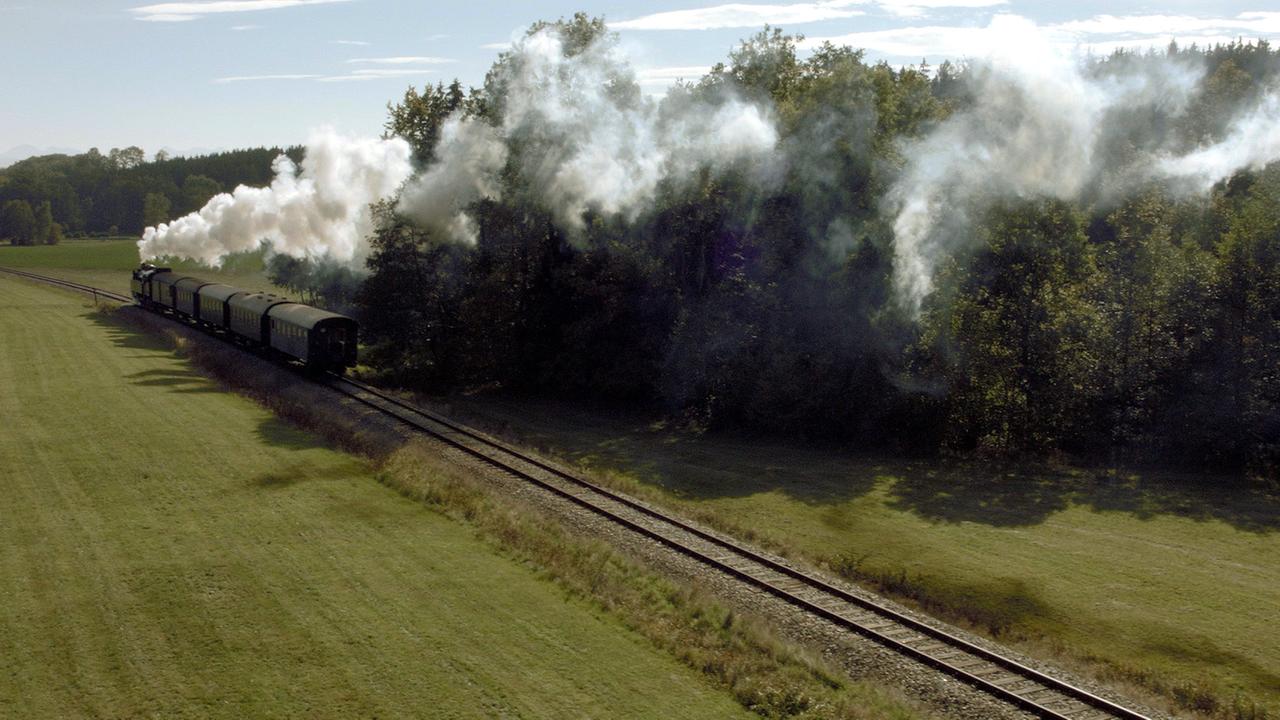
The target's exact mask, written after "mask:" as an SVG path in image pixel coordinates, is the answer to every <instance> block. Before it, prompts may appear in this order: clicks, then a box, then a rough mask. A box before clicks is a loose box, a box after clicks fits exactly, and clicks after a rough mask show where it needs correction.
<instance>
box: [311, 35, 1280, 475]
mask: <svg viewBox="0 0 1280 720" xmlns="http://www.w3.org/2000/svg"><path fill="white" fill-rule="evenodd" d="M555 27H556V28H557V31H558V32H560V33H561V35H562V37H564V38H566V42H565V44H564V50H565V52H566V53H570V54H571V53H574V52H580V51H583V50H584V49H585V48H587V47H588V46H589V45H590V43H592V42H594V41H595V40H596V39H597V38H599V37H601V36H603V35H606V34H607V32H606V30H605V28H604V26H603V24H602V23H600V22H599V21H591V20H588V19H586V18H584V17H581V16H579V17H578V18H576V19H575V20H574V21H573V22H568V23H565V22H562V23H560V24H558V25H557V26H555ZM540 29H541V28H540V27H537V26H536V27H535V28H534V29H533V30H531V33H532V32H536V31H538V30H540ZM798 41H799V39H798V38H797V37H795V36H790V35H787V34H784V33H782V32H781V31H779V30H776V29H766V30H765V31H764V32H761V33H759V34H757V35H755V36H754V37H751V38H749V39H748V40H747V41H745V42H744V43H743V44H742V45H741V46H740V47H739V48H738V49H736V50H735V51H734V52H733V53H732V54H731V56H730V57H729V59H728V61H727V62H725V63H722V64H720V65H718V66H716V67H715V68H713V69H712V71H711V72H710V74H708V75H707V76H706V77H704V78H702V79H701V80H699V81H697V82H696V83H691V84H687V85H685V86H683V87H680V88H677V89H676V90H673V91H672V93H673V94H678V93H683V94H686V95H688V96H693V97H698V96H715V95H716V94H718V93H721V92H722V91H723V89H724V88H725V87H732V88H733V89H734V91H735V92H737V93H740V94H742V95H745V96H746V97H748V98H758V99H761V100H762V101H764V102H767V103H769V104H770V105H771V106H772V107H773V108H776V113H777V118H778V119H777V126H778V128H779V132H780V140H779V144H780V145H781V146H783V147H787V148H790V149H791V150H792V151H793V152H792V153H791V156H792V158H793V160H792V162H791V163H790V164H789V166H788V167H787V168H786V169H785V170H784V171H783V172H782V173H781V177H778V178H776V179H775V180H773V181H772V182H771V183H770V184H768V185H765V186H762V184H761V183H759V182H757V181H755V180H754V179H753V178H752V177H750V176H751V174H752V168H751V167H749V166H748V167H744V166H738V167H732V168H729V169H728V170H725V171H722V172H709V171H708V172H703V173H701V174H700V175H698V176H697V177H696V179H695V181H693V182H687V183H684V184H676V183H672V184H670V185H668V186H666V187H660V189H659V191H658V194H657V200H656V201H655V202H654V203H653V204H652V206H649V207H646V208H644V209H643V210H642V211H641V212H639V213H638V214H637V215H636V216H635V217H634V218H623V219H619V218H617V217H616V216H610V215H608V214H606V213H594V214H593V213H592V212H591V211H590V210H588V211H587V213H586V214H585V216H584V219H585V222H584V223H583V224H582V226H580V227H577V228H569V229H567V230H566V229H565V227H564V223H562V222H558V221H557V218H556V217H555V211H554V210H553V209H552V208H549V207H548V206H547V203H545V202H540V201H539V198H538V197H537V195H536V194H535V193H533V192H531V191H530V188H529V187H527V186H522V183H528V178H527V177H526V176H524V175H522V173H521V172H518V171H517V169H516V168H517V164H518V162H519V155H518V153H520V152H532V153H536V152H537V150H536V148H519V147H517V148H516V149H514V150H513V151H512V157H510V158H509V159H508V161H507V170H506V171H504V173H503V175H502V182H503V184H504V186H503V188H502V191H501V193H500V194H499V195H498V196H499V197H500V199H497V200H494V199H484V200H481V201H479V202H477V203H474V204H473V205H472V206H471V208H470V215H471V218H472V220H473V221H474V224H475V228H476V242H475V244H474V245H468V244H459V243H449V242H441V241H440V240H439V237H438V236H439V231H433V230H430V229H423V228H422V227H421V226H420V224H419V223H415V222H412V221H410V220H407V219H406V218H405V217H404V216H403V215H402V214H401V213H400V212H398V211H397V210H396V208H395V207H394V206H391V205H384V206H383V207H382V208H381V209H380V212H379V214H378V217H379V219H380V222H379V223H378V226H377V230H376V232H375V235H374V237H373V248H374V252H373V254H372V256H371V257H370V258H369V260H368V272H369V275H368V278H367V279H366V280H365V281H364V282H363V284H362V285H361V286H360V288H359V290H358V292H357V293H355V294H354V296H353V297H351V298H344V297H343V296H342V288H343V287H344V286H343V284H342V283H340V282H334V273H333V271H329V272H325V271H324V270H323V268H320V267H317V268H314V273H313V275H314V278H315V280H316V282H319V283H321V284H325V283H327V286H328V287H329V288H330V290H329V292H330V295H331V299H332V300H333V302H335V303H337V304H343V303H344V301H347V302H350V301H352V300H353V301H354V305H355V307H356V308H357V311H358V312H359V314H360V315H361V317H362V320H363V323H364V328H366V333H367V336H366V337H367V342H368V343H369V345H370V350H369V352H368V353H367V357H368V359H369V362H370V363H372V364H373V365H374V366H375V367H376V368H377V369H378V371H379V372H381V373H383V374H385V375H386V376H389V377H391V378H392V379H394V380H395V381H397V382H399V383H403V384H406V385H410V386H413V387H417V388H420V389H425V390H430V391H435V392H442V391H457V390H461V389H467V388H495V387H496V388H502V389H505V390H510V391H519V392H535V393H554V394H557V395H570V396H575V397H580V398H589V399H592V400H596V401H600V400H607V401H612V402H618V403H631V404H635V403H640V404H644V405H647V406H650V407H653V408H656V409H659V410H661V411H663V412H666V413H669V414H671V415H673V416H676V417H679V418H681V419H683V420H684V421H686V422H688V423H690V424H691V425H693V426H695V427H702V428H707V429H717V428H734V429H738V430H744V429H745V430H748V431H759V432H779V433H784V434H788V435H793V436H800V437H806V438H811V439H815V440H823V441H839V442H844V443H852V444H856V445H859V446H864V447H868V448H883V449H889V450H893V451H900V452H913V453H914V452H926V453H936V452H944V453H963V454H971V453H978V454H984V455H986V454H990V455H998V456H1038V457H1046V456H1047V457H1053V456H1063V455H1065V456H1069V457H1073V458H1077V459H1080V460H1084V461H1124V462H1143V463H1146V462H1157V463H1168V464H1177V465H1181V466H1192V467H1202V468H1212V469H1218V470H1228V471H1248V472H1251V473H1254V474H1259V475H1267V476H1271V477H1274V476H1275V473H1276V470H1277V467H1278V464H1280V377H1277V374H1278V373H1280V263H1278V262H1277V261H1278V260H1280V164H1272V165H1268V166H1266V167H1265V168H1262V169H1259V170H1251V171H1244V172H1239V173H1236V174H1235V175H1234V176H1233V177H1231V178H1230V179H1229V180H1227V181H1225V182H1220V183H1217V184H1216V185H1214V186H1213V187H1212V188H1211V189H1210V190H1209V191H1208V192H1205V193H1192V194H1188V193H1185V192H1182V191H1180V190H1179V188H1177V187H1176V184H1175V183H1171V182H1162V181H1160V180H1159V179H1153V180H1150V181H1145V182H1140V183H1137V184H1135V185H1133V186H1132V187H1129V188H1127V189H1126V192H1124V193H1122V194H1118V195H1116V194H1113V195H1109V196H1104V195H1101V194H1094V195H1090V194H1089V193H1088V192H1085V193H1082V194H1081V197H1079V198H1076V199H1071V200H1064V199H1061V198H1058V197H1051V196H1048V194H1047V193H1045V194H1037V193H1034V192H1028V193H1020V194H1018V193H1010V194H1005V195H1004V196H998V197H990V198H986V197H982V198H980V197H972V198H967V199H966V203H965V205H966V207H965V210H966V212H967V213H968V214H969V222H968V223H967V224H966V225H965V227H964V228H963V232H964V233H965V234H966V236H967V237H968V238H969V239H968V241H966V242H963V243H960V244H959V246H958V249H956V250H955V251H954V252H952V253H951V254H949V255H948V256H947V257H946V258H945V260H943V261H942V262H941V263H940V264H939V267H938V270H937V272H936V275H935V277H934V287H933V290H932V292H930V293H929V294H928V295H927V296H926V297H925V298H924V300H923V302H922V304H921V305H920V307H919V308H918V310H917V311H916V312H912V309H911V308H909V307H904V303H903V302H901V300H900V298H899V297H898V296H897V295H898V294H897V293H896V292H895V288H894V273H895V270H894V255H895V249H894V246H893V238H894V231H895V228H894V227H893V218H892V217H891V216H887V214H886V213H885V212H884V211H883V208H884V206H885V204H886V200H887V198H886V195H887V194H888V193H889V192H890V189H891V188H892V187H893V186H894V183H895V181H897V180H898V179H899V178H900V177H901V175H902V173H903V168H904V165H905V159H904V150H903V148H904V139H911V138H918V137H921V136H923V135H925V134H926V133H927V132H928V131H929V130H930V129H931V128H933V127H935V126H937V125H938V124H939V123H941V122H942V121H944V120H945V119H946V118H948V117H950V116H953V115H957V114H959V113H963V112H964V111H965V109H966V108H967V107H970V106H974V105H976V104H978V103H980V102H981V100H982V98H981V97H980V96H979V94H980V93H981V92H982V90H983V82H982V80H983V78H982V77H980V73H978V72H976V71H975V70H974V69H973V68H971V67H969V66H968V65H965V64H960V65H956V64H951V63H946V64H943V65H942V66H941V67H938V68H928V67H904V68H900V69H895V68H892V67H890V66H889V65H887V64H885V63H868V62H867V61H865V59H864V56H863V54H862V53H861V52H860V51H858V50H856V49H851V48H842V47H832V46H830V45H828V46H824V47H821V48H819V49H817V50H816V51H815V52H813V53H812V55H811V56H809V57H808V58H806V59H802V58H801V53H800V52H799V51H798ZM1170 58H1173V59H1174V60H1176V61H1177V62H1179V63H1185V65H1186V66H1196V67H1200V68H1203V70H1202V72H1203V75H1202V76H1201V78H1200V79H1199V81H1198V83H1197V85H1196V87H1195V88H1194V92H1192V93H1191V96H1190V103H1192V107H1191V108H1189V109H1187V110H1186V111H1185V112H1183V113H1181V114H1180V115H1179V117H1177V118H1175V119H1170V118H1169V117H1167V116H1163V117H1162V112H1163V111H1162V110H1161V109H1160V108H1159V107H1158V106H1154V107H1146V108H1143V107H1133V108H1121V109H1120V113H1121V114H1122V115H1124V114H1132V116H1133V119H1134V120H1135V122H1134V123H1133V124H1132V125H1129V124H1121V127H1122V130H1123V132H1117V133H1115V136H1114V137H1112V138H1109V139H1108V141H1107V144H1106V146H1105V150H1106V152H1108V153H1112V154H1115V155H1116V156H1120V157H1123V156H1125V155H1126V153H1128V154H1132V153H1133V145H1134V144H1136V143H1137V142H1138V141H1137V140H1136V139H1135V135H1136V133H1138V132H1139V130H1138V128H1139V127H1145V126H1147V125H1149V124H1154V125H1160V126H1167V132H1168V134H1169V135H1170V137H1171V140H1170V142H1175V143H1179V144H1181V145H1182V146H1184V147H1195V146H1198V145H1200V144H1203V143H1206V142H1208V141H1211V140H1212V139H1214V138H1216V137H1221V136H1224V135H1226V134H1228V132H1229V128H1228V118H1229V117H1231V116H1232V112H1233V109H1235V108H1238V107H1241V106H1245V105H1247V104H1249V103H1250V102H1254V101H1256V99H1257V98H1258V96H1259V95H1260V94H1261V93H1262V91H1263V89H1264V88H1266V87H1268V86H1274V84H1275V83H1276V82H1277V79H1278V78H1280V73H1278V72H1277V71H1278V70H1280V54H1278V53H1276V52H1273V51H1272V50H1271V49H1270V48H1269V47H1268V46H1267V44H1266V43H1265V42H1260V43H1256V44H1252V43H1233V44H1230V45H1226V46H1218V47H1213V48H1206V49H1198V48H1194V47H1193V48H1186V49H1180V48H1177V47H1176V46H1171V47H1170V48H1168V49H1167V50H1166V51H1163V52H1159V53H1148V54H1145V55H1144V54H1134V53H1125V52H1117V53H1115V54H1113V55H1111V56H1108V57H1105V58H1099V59H1096V60H1094V61H1093V62H1092V63H1091V65H1090V67H1089V72H1090V73H1094V74H1096V75H1099V76H1105V75H1107V74H1108V73H1114V72H1119V71H1120V70H1122V69H1126V68H1129V67H1131V66H1134V65H1138V66H1141V65H1143V64H1144V63H1145V64H1151V65H1155V64H1160V63H1167V62H1169V60H1170ZM511 61H512V58H511V57H504V58H502V59H500V60H499V61H498V63H497V64H496V65H495V68H494V70H493V71H491V72H490V74H489V77H488V78H487V80H486V83H485V85H484V87H482V88H478V89H469V90H464V89H463V88H462V87H461V86H460V85H459V84H457V83H454V84H453V85H450V86H444V85H439V86H436V87H428V88H425V89H424V90H423V91H421V92H419V91H417V90H414V89H411V90H409V91H408V92H407V93H406V94H405V96H404V98H403V99H402V100H401V101H400V102H399V103H396V104H393V105H391V106H390V107H389V117H388V121H387V125H386V132H387V134H388V135H398V136H401V137H404V138H407V139H409V140H410V141H411V143H412V145H413V148H414V152H415V155H416V156H417V157H418V158H419V159H421V160H424V161H425V160H430V159H432V158H433V156H434V153H435V152H436V151H437V143H438V142H439V138H440V136H441V132H442V128H444V127H445V125H446V122H447V119H448V118H449V117H451V116H453V115H455V114H457V113H464V114H466V115H468V116H474V117H478V118H481V119H483V120H484V121H486V122H489V123H491V124H500V123H501V122H502V118H501V115H502V113H503V110H504V100H505V99H506V98H504V90H505V87H504V74H503V72H501V69H502V65H503V63H509V62H511ZM611 91H613V92H616V93H619V94H622V93H635V92H637V90H636V88H634V87H627V86H626V84H625V79H623V80H620V81H618V83H617V85H616V86H614V87H611ZM1166 115H1167V113H1166ZM1126 133H1128V135H1126ZM535 143H536V139H535V140H533V141H530V145H534V144H535ZM304 265H305V264H304ZM295 269H297V268H295ZM304 274H305V273H304ZM304 284H305V282H304ZM348 287H349V286H348Z"/></svg>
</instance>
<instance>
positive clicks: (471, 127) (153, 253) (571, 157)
mask: <svg viewBox="0 0 1280 720" xmlns="http://www.w3.org/2000/svg"><path fill="white" fill-rule="evenodd" d="M499 68H500V70H499V72H500V76H499V83H500V85H501V89H500V92H499V94H498V98H497V99H496V100H497V101H498V102H501V103H502V122H501V125H500V126H496V127H495V126H493V125H490V124H489V123H487V122H485V121H483V120H479V119H476V118H471V117H466V116H465V115H463V114H461V113H459V114H457V115H455V116H453V117H451V118H449V119H448V121H447V122H446V123H445V124H444V127H443V128H442V129H441V135H440V139H439V142H438V143H437V146H436V148H435V156H436V157H435V160H434V162H433V163H432V164H431V165H429V166H428V167H426V168H424V169H422V171H421V172H419V173H416V174H415V173H414V172H413V169H412V167H411V165H410V156H411V152H410V148H409V145H408V144H407V143H406V142H405V141H403V140H401V139H398V138H396V139H391V140H374V139H356V138H347V137H343V136H340V135H338V134H336V133H334V132H333V131H331V130H322V131H320V132H317V133H316V134H314V135H313V136H312V137H311V139H310V141H309V142H308V143H307V149H306V156H305V158H304V160H303V161H302V169H301V172H299V171H298V169H297V168H295V167H294V165H293V163H292V162H290V161H289V160H288V158H285V157H283V156H282V157H280V158H278V159H277V160H276V163H275V165H274V169H275V171H276V178H275V180H274V181H273V182H272V184H271V186H270V187H267V188H250V187H244V186H241V187H238V188H236V190H235V192H233V193H230V194H223V195H219V196H217V197H215V198H213V199H212V200H210V201H209V203H208V204H207V205H206V206H205V207H204V208H203V209H201V210H200V211H199V212H197V213H192V214H191V215H188V216H186V217H183V218H179V219H178V220H175V221H173V222H172V223H169V224H162V225H159V226H158V227H154V228H147V230H146V232H145V233H144V235H143V238H142V240H141V242H139V244H138V246H139V250H140V252H141V255H142V257H143V258H144V259H150V258H156V257H164V256H177V257H185V258H191V259H194V260H198V261H201V262H204V263H208V264H215V265H216V264H219V263H221V262H222V260H223V259H224V258H225V257H226V256H227V255H230V254H232V253H236V252H242V251H246V250H254V249H257V248H258V247H259V244H260V243H261V242H263V241H265V242H266V243H267V244H268V245H269V247H270V250H271V251H272V252H277V253H284V254H287V255H291V256H294V257H306V258H313V259H319V258H326V259H331V260H336V261H339V262H344V263H349V264H359V263H360V262H362V261H363V260H364V258H365V257H366V256H367V255H368V246H367V237H368V235H369V234H370V232H371V230H372V220H371V216H370V211H369V205H370V204H372V203H375V202H378V201H380V200H386V199H390V198H394V197H396V196H397V193H399V201H398V206H397V207H398V209H399V210H400V211H401V212H402V213H404V214H405V215H406V216H407V217H409V218H410V219H412V220H414V221H415V222H418V223H420V224H422V225H423V226H424V227H429V228H432V229H435V230H437V231H439V232H440V233H442V236H443V237H444V238H448V239H451V240H455V241H461V242H468V243H474V242H475V239H476V228H475V227H474V223H473V222H472V220H471V219H470V218H469V217H468V216H467V215H466V214H465V211H466V208H467V207H468V206H469V205H470V204H471V203H473V202H475V201H477V200H480V199H482V198H491V199H497V198H498V196H499V191H500V188H501V186H502V185H501V183H500V182H499V180H500V176H501V173H502V172H503V170H504V169H505V168H506V167H507V166H508V164H509V162H510V161H513V160H514V163H513V167H514V171H515V172H516V174H517V178H518V180H519V185H520V186H521V187H524V188H527V189H526V190H524V191H522V192H528V193H530V195H531V197H533V198H534V199H535V200H536V201H538V202H540V203H542V204H543V205H544V206H545V207H546V208H547V209H548V210H550V211H551V213H552V215H553V217H554V219H555V220H556V222H557V223H559V224H560V225H561V227H562V228H564V229H566V230H569V231H571V232H572V231H574V230H576V229H579V228H581V226H582V223H583V214H584V213H586V212H587V211H589V210H590V211H595V212H599V213H602V214H607V215H613V216H623V217H626V218H628V219H634V218H635V216H636V215H637V214H638V213H639V212H641V211H642V210H643V209H644V208H645V207H647V206H648V205H649V204H650V203H651V202H652V201H653V198H654V195H655V193H656V192H657V190H658V188H659V186H660V185H661V183H663V182H680V181H682V180H684V179H687V178H691V177H693V176H694V175H695V174H696V172H697V171H699V170H700V169H702V168H712V169H718V168H724V167H726V166H728V165H730V164H732V163H735V162H738V161H740V160H742V159H746V158H758V157H763V156H766V155H767V154H768V153H769V151H770V150H772V149H773V148H774V146H775V145H776V144H777V141H778V133H777V130H776V129H775V128H774V124H773V120H772V118H771V116H770V113H769V112H768V111H767V110H765V109H762V108H760V107H758V106H755V105H751V104H748V103H745V102H743V101H741V100H738V99H736V98H733V97H729V96H725V97H723V98H721V99H719V100H717V101H714V102H713V101H707V100H695V99H693V98H692V97H690V96H689V95H688V94H687V93H679V92H673V93H672V94H671V95H669V96H668V97H667V98H666V99H664V100H663V101H662V102H658V101H655V100H653V99H651V98H648V97H646V96H645V95H644V94H643V93H642V92H641V90H640V87H639V85H638V84H637V83H636V74H635V71H634V70H633V69H632V68H631V66H630V64H629V63H628V62H627V61H626V59H625V58H624V57H622V56H621V55H620V54H619V52H618V50H617V47H616V45H615V44H614V43H612V42H608V41H602V42H597V43H595V44H593V45H591V46H590V47H588V48H586V49H585V50H583V51H582V52H581V53H579V54H576V55H574V56H573V57H565V54H564V48H563V46H562V44H561V41H560V39H559V37H558V36H557V35H556V34H555V33H554V32H552V31H549V30H548V31H542V32H539V33H536V34H534V35H531V36H529V37H526V38H524V39H523V40H521V41H519V42H517V43H516V44H515V45H514V47H513V49H512V50H511V52H510V54H509V55H508V56H507V57H506V59H505V61H504V63H503V64H502V65H500V66H499ZM406 181H408V182H407V183H406Z"/></svg>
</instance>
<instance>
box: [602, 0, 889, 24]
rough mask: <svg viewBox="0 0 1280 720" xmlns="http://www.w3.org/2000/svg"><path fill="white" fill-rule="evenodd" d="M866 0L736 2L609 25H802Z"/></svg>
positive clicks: (844, 13) (845, 13)
mask: <svg viewBox="0 0 1280 720" xmlns="http://www.w3.org/2000/svg"><path fill="white" fill-rule="evenodd" d="M865 2H866V0H831V1H829V2H816V3H795V4H792V5H748V4H741V3H733V4H729V5H715V6H712V7H702V8H692V9H689V10H672V11H669V12H660V13H654V14H652V15H643V16H641V17H638V18H634V19H631V20H623V21H621V22H611V23H609V27H611V28H613V29H615V30H714V29H718V28H740V27H759V26H761V25H766V24H767V25H800V24H803V23H811V22H819V21H822V20H837V19H840V18H851V17H856V16H858V15H863V14H865V13H864V12H863V11H862V10H852V9H850V8H851V7H852V6H854V5H862V4H865Z"/></svg>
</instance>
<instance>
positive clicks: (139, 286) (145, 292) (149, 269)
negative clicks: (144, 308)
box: [129, 263, 172, 305]
mask: <svg viewBox="0 0 1280 720" xmlns="http://www.w3.org/2000/svg"><path fill="white" fill-rule="evenodd" d="M167 272H172V271H171V270H170V269H169V268H167V267H156V266H155V265H152V264H151V263H142V264H141V265H139V266H138V269H137V270H134V271H133V278H132V279H131V280H130V281H129V290H130V291H131V292H132V294H133V299H134V301H135V302H137V303H139V304H141V305H147V304H150V303H151V301H152V291H151V279H152V277H154V276H155V275H156V274H157V273H167Z"/></svg>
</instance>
